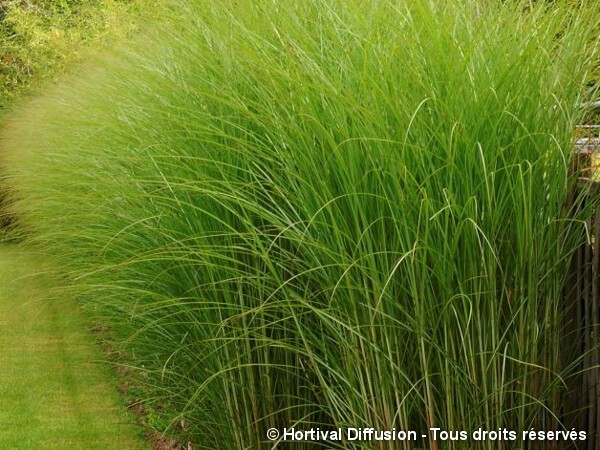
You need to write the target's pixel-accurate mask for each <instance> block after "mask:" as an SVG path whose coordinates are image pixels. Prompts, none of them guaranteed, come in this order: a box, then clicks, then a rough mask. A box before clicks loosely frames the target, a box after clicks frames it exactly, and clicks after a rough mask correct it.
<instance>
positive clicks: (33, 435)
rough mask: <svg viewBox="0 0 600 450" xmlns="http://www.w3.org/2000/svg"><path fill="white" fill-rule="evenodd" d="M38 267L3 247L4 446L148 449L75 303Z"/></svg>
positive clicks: (0, 434)
mask: <svg viewBox="0 0 600 450" xmlns="http://www.w3.org/2000/svg"><path fill="white" fill-rule="evenodd" d="M36 272H38V274H36ZM40 272H42V270H41V267H40V265H39V264H38V263H36V261H34V260H33V259H31V258H27V257H24V256H23V255H19V254H18V253H17V252H16V251H15V250H14V249H13V248H11V247H9V246H0V399H1V400H2V407H1V408H0V448H2V449H60V450H67V449H103V450H106V449H144V448H148V445H146V444H144V440H143V438H142V436H141V433H140V432H139V430H138V429H137V427H136V425H135V424H134V419H133V418H132V417H131V416H129V415H128V414H127V413H126V411H125V407H124V405H123V403H122V400H120V399H119V394H118V391H117V389H116V386H117V383H116V380H115V376H114V375H113V374H112V373H111V371H110V369H109V368H108V367H106V366H103V365H102V364H101V363H99V361H100V360H101V354H100V353H99V350H98V348H97V347H96V346H95V345H94V344H93V339H92V336H91V335H90V334H88V332H86V329H85V325H84V323H83V321H82V320H81V319H82V318H81V316H80V315H79V313H78V310H77V307H76V305H75V304H74V302H73V301H72V299H71V298H68V296H67V297H62V298H60V296H57V295H52V298H50V296H49V294H48V293H49V292H53V291H54V292H56V290H55V289H53V287H54V286H53V282H52V278H51V277H50V276H48V275H40V274H39V273H40Z"/></svg>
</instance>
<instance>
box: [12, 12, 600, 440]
mask: <svg viewBox="0 0 600 450" xmlns="http://www.w3.org/2000/svg"><path fill="white" fill-rule="evenodd" d="M590 3H592V2H590ZM174 8H175V9H174V10H173V11H174V12H175V14H174V16H175V17H177V19H176V20H172V21H170V22H169V21H168V20H166V21H165V22H166V23H164V24H161V25H158V26H157V27H156V29H155V30H154V31H150V32H148V33H147V34H146V35H145V37H144V39H141V40H140V41H141V42H139V43H133V44H131V43H130V44H129V45H128V46H127V49H124V50H121V51H120V52H115V54H113V55H108V56H107V57H105V58H103V59H101V60H97V61H95V62H94V63H90V66H89V67H88V68H86V69H85V70H81V71H80V73H79V74H78V75H77V76H76V77H74V79H73V80H71V81H66V82H65V83H63V84H62V85H60V86H58V87H57V88H55V89H53V90H52V89H50V90H49V91H50V92H48V94H47V95H45V96H43V97H40V98H38V99H37V100H35V101H33V102H31V103H29V104H27V105H25V106H23V107H22V108H20V109H18V110H16V111H15V112H14V113H13V116H12V118H11V119H10V120H9V121H8V123H7V124H6V127H5V131H4V133H3V135H2V163H3V165H4V168H5V170H6V172H7V174H8V175H7V177H6V180H5V183H6V185H7V186H8V188H9V190H10V197H11V199H12V208H11V209H12V212H13V215H14V216H15V217H16V218H17V219H16V220H17V221H18V224H19V226H20V229H21V230H22V234H23V239H24V241H25V245H26V246H27V247H26V248H29V249H32V250H35V251H41V252H42V253H44V254H46V255H50V256H51V257H52V258H53V260H54V261H56V262H57V263H58V264H61V265H62V266H63V267H64V269H65V274H66V275H67V278H68V280H70V283H71V287H72V289H73V290H74V291H75V293H76V294H77V295H78V296H79V297H80V298H81V301H82V303H83V304H84V306H85V307H86V308H88V311H89V313H90V314H93V315H94V316H95V317H96V318H97V320H99V321H103V322H104V323H106V324H108V325H109V327H110V330H111V332H112V333H113V334H114V336H115V337H116V338H117V342H118V343H119V345H120V346H121V347H122V348H123V349H124V351H125V352H126V354H127V355H128V357H129V358H130V361H131V364H132V365H135V366H137V367H139V368H140V369H141V370H142V371H143V373H144V374H145V375H144V377H145V379H146V382H147V384H148V387H147V392H149V394H148V395H151V396H152V397H151V398H149V399H148V400H147V401H148V404H151V405H156V406H157V407H159V409H161V410H168V411H169V412H170V414H171V416H170V418H171V419H172V422H171V425H172V428H177V427H180V428H183V430H180V432H182V433H185V434H188V435H189V436H190V439H191V440H192V441H194V442H195V443H196V445H197V447H198V448H211V449H233V448H239V449H251V448H254V449H265V448H273V447H275V446H276V444H277V443H276V442H270V441H268V440H267V436H266V432H267V429H269V428H271V427H274V428H278V429H279V430H283V429H284V428H292V427H295V429H296V430H308V429H310V428H311V427H313V428H314V427H319V428H320V429H322V430H327V429H333V428H337V427H373V428H375V429H377V430H389V429H392V428H396V430H400V429H404V430H414V431H416V432H417V434H418V436H419V441H420V442H417V443H415V442H398V441H395V442H377V443H375V444H374V443H373V442H357V441H346V442H320V443H319V442H303V443H302V442H298V443H294V444H290V443H285V444H279V447H278V448H283V447H282V446H285V448H299V449H312V448H319V447H323V448H349V449H358V448H374V446H375V447H376V448H382V449H392V448H394V449H409V448H416V447H425V448H428V449H441V448H444V449H463V448H471V449H492V448H494V449H501V448H515V445H520V443H519V442H517V443H516V442H511V441H506V440H503V441H492V440H486V441H473V440H469V441H468V442H464V441H458V442H456V441H447V442H441V441H434V440H433V439H431V438H428V439H421V438H420V436H421V435H422V434H425V435H430V429H432V428H440V429H443V430H465V431H468V432H471V431H474V430H477V429H478V428H482V429H484V430H498V429H508V430H515V431H517V432H518V433H519V434H518V436H519V438H518V439H519V440H520V436H521V435H520V432H521V431H522V430H528V429H531V428H535V429H542V430H547V429H562V427H563V423H562V419H563V412H564V411H563V408H562V404H563V396H564V394H565V383H567V381H568V376H569V371H570V368H571V367H573V364H571V363H572V362H573V360H574V359H575V358H576V357H577V355H572V358H571V360H567V361H566V362H565V361H564V359H565V358H564V356H565V355H564V354H563V355H561V337H562V336H563V335H564V333H565V332H566V331H568V330H566V329H565V328H566V326H565V323H566V321H565V318H563V317H562V313H561V311H562V291H563V284H564V280H565V277H566V274H567V269H568V264H569V259H570V256H571V254H572V252H573V249H574V248H575V246H576V245H577V244H578V243H580V242H581V241H582V240H583V239H585V232H584V231H582V227H581V225H580V224H581V223H582V220H583V219H585V215H584V213H585V211H584V210H577V211H574V210H573V208H569V206H568V204H569V203H568V199H569V192H570V189H571V187H572V182H573V177H572V175H571V172H570V164H571V161H572V159H573V149H572V132H573V129H574V127H575V125H576V124H577V123H578V121H579V120H580V118H581V114H582V111H581V110H580V109H578V107H577V105H578V103H580V101H581V98H583V94H584V93H583V91H582V89H583V87H584V86H585V83H586V81H587V78H588V76H589V75H588V73H587V70H588V68H589V67H591V65H592V63H593V60H594V58H597V55H598V53H597V50H598V49H597V40H596V41H595V40H594V39H593V37H594V35H593V34H592V30H593V29H594V26H595V25H596V24H595V20H596V19H595V17H598V16H597V15H594V13H597V12H598V11H597V7H593V6H591V5H587V4H585V3H583V2H582V3H581V4H580V5H575V6H574V5H573V3H572V2H570V3H569V2H563V1H557V2H552V3H551V4H549V5H546V4H543V3H542V4H540V3H535V4H530V3H529V2H504V3H502V2H467V1H450V2H427V1H425V2H423V1H417V0H415V1H412V0H410V1H392V0H386V1H374V0H373V1H358V0H344V1H341V0H340V1H337V0H334V1H325V0H303V1H294V0H292V1H289V2H285V3H284V2H279V1H264V2H254V1H250V0H237V1H235V2H233V1H220V2H213V1H206V2H199V1H198V2H188V3H186V4H181V5H175V7H174ZM569 356H570V355H569ZM567 359H568V358H567ZM523 445H524V446H527V445H529V444H528V443H523Z"/></svg>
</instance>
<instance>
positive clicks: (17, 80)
mask: <svg viewBox="0 0 600 450" xmlns="http://www.w3.org/2000/svg"><path fill="white" fill-rule="evenodd" d="M135 8H136V4H135V3H133V2H131V0H91V1H83V0H41V1H35V2H31V1H26V0H12V1H8V2H6V3H4V4H3V6H2V9H1V11H2V16H1V18H0V108H4V107H6V106H7V104H8V103H9V102H10V101H11V99H13V98H14V97H15V96H16V95H18V94H20V93H21V92H23V90H24V89H25V88H27V87H28V86H30V85H31V83H32V82H34V81H35V82H37V81H40V80H42V79H44V78H47V77H53V76H56V75H57V74H58V73H60V72H62V70H64V68H65V67H66V66H67V63H69V62H72V61H74V60H77V59H80V58H81V56H82V55H83V54H86V53H89V48H90V47H91V46H98V45H99V44H100V43H101V42H102V41H105V40H112V39H115V38H118V37H119V36H124V35H126V33H127V32H128V31H130V30H131V29H132V27H133V23H134V14H133V13H134V11H135Z"/></svg>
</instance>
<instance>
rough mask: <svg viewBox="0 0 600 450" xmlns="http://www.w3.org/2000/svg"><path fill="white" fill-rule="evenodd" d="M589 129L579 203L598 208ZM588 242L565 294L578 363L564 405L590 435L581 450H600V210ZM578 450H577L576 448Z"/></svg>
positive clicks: (569, 354) (596, 159) (567, 348)
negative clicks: (593, 205)
mask: <svg viewBox="0 0 600 450" xmlns="http://www.w3.org/2000/svg"><path fill="white" fill-rule="evenodd" d="M582 128H583V129H584V130H586V129H588V130H589V134H588V136H587V137H584V138H581V139H579V140H578V141H577V143H576V146H577V148H578V150H579V154H578V158H577V165H578V167H577V169H578V170H581V178H579V180H578V186H577V189H576V192H575V193H574V194H573V195H574V197H575V196H576V199H575V198H574V200H575V201H577V202H580V203H579V204H580V205H582V206H585V204H586V202H587V203H588V205H589V202H594V204H598V201H597V198H598V196H600V138H598V137H595V134H597V132H598V131H599V130H600V127H598V126H596V125H589V126H586V127H582ZM582 232H585V233H586V238H587V239H586V243H585V244H583V245H581V247H579V248H578V249H576V251H575V254H574V257H573V260H572V262H571V270H570V273H569V279H568V282H567V286H566V290H565V323H564V326H565V331H566V333H565V342H564V347H563V355H562V356H563V358H564V359H563V361H564V364H565V365H567V366H568V365H571V368H573V366H572V364H573V361H574V360H576V363H575V364H576V366H575V367H574V369H575V370H574V372H573V373H574V374H575V375H574V376H572V377H570V378H569V379H568V381H567V385H568V391H567V392H566V394H565V397H564V402H563V420H564V425H565V426H566V427H568V429H569V430H570V429H572V428H575V429H576V430H578V431H580V430H581V431H586V433H587V439H586V441H584V442H579V443H573V444H574V445H575V446H576V448H577V449H581V450H600V208H596V209H595V210H594V213H593V215H592V217H591V218H590V219H589V220H588V223H586V227H585V231H582ZM571 448H573V447H571Z"/></svg>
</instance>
